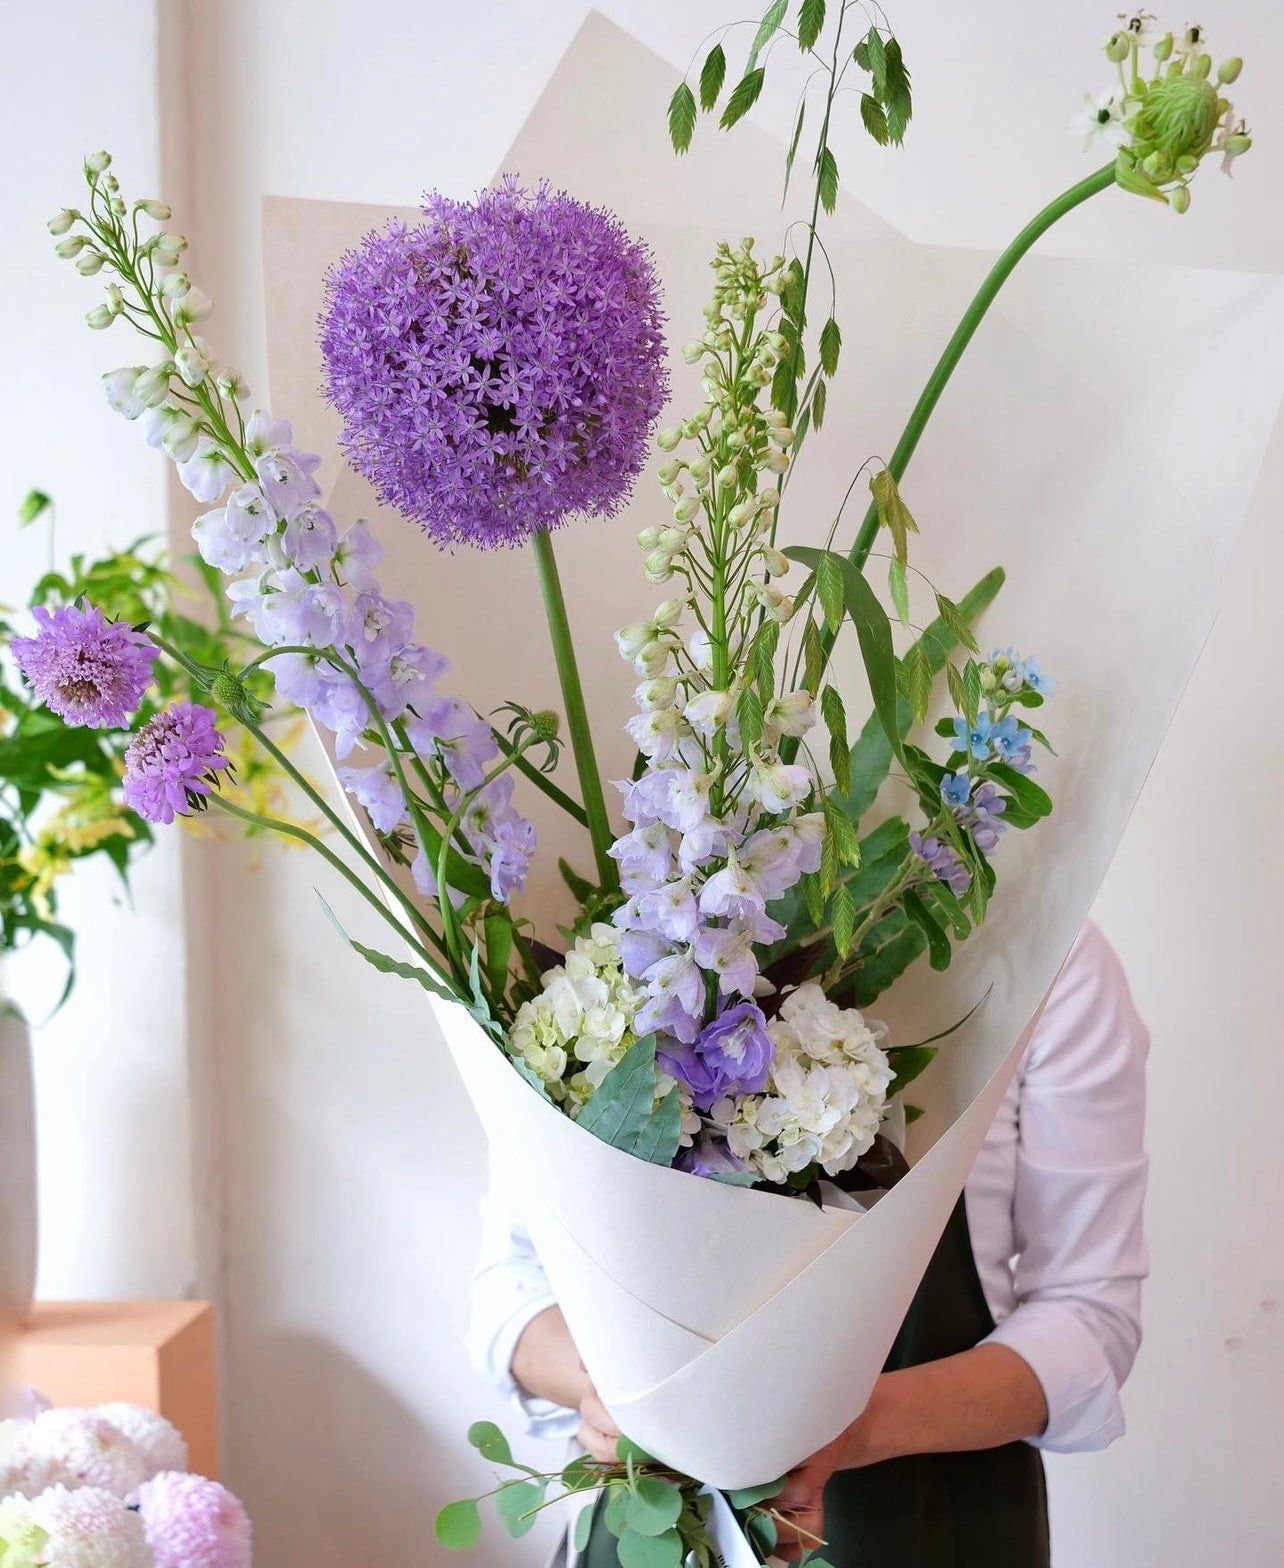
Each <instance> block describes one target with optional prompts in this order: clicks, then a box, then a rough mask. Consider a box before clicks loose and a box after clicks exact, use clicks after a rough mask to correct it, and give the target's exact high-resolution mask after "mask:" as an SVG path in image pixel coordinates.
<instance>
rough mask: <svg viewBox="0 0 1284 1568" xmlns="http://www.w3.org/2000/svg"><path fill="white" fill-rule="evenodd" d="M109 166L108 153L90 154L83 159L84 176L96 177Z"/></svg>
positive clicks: (109, 155)
mask: <svg viewBox="0 0 1284 1568" xmlns="http://www.w3.org/2000/svg"><path fill="white" fill-rule="evenodd" d="M110 166H111V154H110V153H109V152H91V153H90V154H89V156H88V157H87V158H86V159H85V173H86V174H91V175H98V174H101V173H102V172H103V170H104V169H106V168H109V167H110Z"/></svg>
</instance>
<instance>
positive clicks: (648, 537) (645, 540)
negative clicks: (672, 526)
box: [638, 527, 660, 550]
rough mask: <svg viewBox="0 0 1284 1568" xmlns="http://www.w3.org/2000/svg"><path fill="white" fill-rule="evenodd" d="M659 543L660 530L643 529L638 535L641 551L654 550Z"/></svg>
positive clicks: (652, 528)
mask: <svg viewBox="0 0 1284 1568" xmlns="http://www.w3.org/2000/svg"><path fill="white" fill-rule="evenodd" d="M659 542H660V530H659V529H658V528H655V527H651V528H643V529H642V530H641V532H640V533H639V534H638V548H639V549H640V550H654V549H655V547H656V545H658V544H659Z"/></svg>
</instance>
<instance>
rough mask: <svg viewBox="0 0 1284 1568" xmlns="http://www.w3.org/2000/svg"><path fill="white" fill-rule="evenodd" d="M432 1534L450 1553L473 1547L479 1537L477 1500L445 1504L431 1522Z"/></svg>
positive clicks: (479, 1522)
mask: <svg viewBox="0 0 1284 1568" xmlns="http://www.w3.org/2000/svg"><path fill="white" fill-rule="evenodd" d="M433 1533H434V1534H435V1535H436V1537H437V1539H438V1540H439V1541H440V1542H441V1544H442V1545H443V1546H445V1547H447V1548H448V1549H449V1550H450V1551H452V1552H461V1551H463V1550H464V1549H465V1548H466V1547H469V1546H473V1545H475V1544H476V1542H477V1540H478V1538H479V1537H480V1536H481V1513H480V1511H479V1510H478V1507H477V1499H476V1498H475V1497H464V1498H461V1499H460V1500H459V1502H457V1503H447V1504H446V1506H445V1507H444V1508H443V1509H442V1510H441V1512H440V1513H439V1514H438V1515H437V1518H436V1519H435V1521H434V1522H433Z"/></svg>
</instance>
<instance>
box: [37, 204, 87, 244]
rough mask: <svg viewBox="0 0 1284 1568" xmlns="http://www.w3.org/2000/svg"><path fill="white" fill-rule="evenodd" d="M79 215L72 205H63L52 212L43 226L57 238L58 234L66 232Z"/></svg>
mask: <svg viewBox="0 0 1284 1568" xmlns="http://www.w3.org/2000/svg"><path fill="white" fill-rule="evenodd" d="M79 216H80V214H79V213H78V212H77V211H76V209H75V208H74V207H63V208H62V209H61V211H59V212H55V213H54V215H53V217H52V218H50V220H49V222H48V223H47V224H46V225H45V227H46V228H47V229H48V230H49V232H50V234H52V235H53V236H54V238H55V239H57V237H58V236H59V235H60V234H66V233H67V231H68V230H69V229H70V228H71V226H72V224H73V223H74V222H75V221H76V219H77V218H78V217H79Z"/></svg>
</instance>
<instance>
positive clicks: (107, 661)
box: [11, 604, 156, 729]
mask: <svg viewBox="0 0 1284 1568" xmlns="http://www.w3.org/2000/svg"><path fill="white" fill-rule="evenodd" d="M32 614H33V615H34V616H35V619H36V635H35V636H34V637H15V638H14V639H13V642H12V644H11V646H12V648H13V655H14V658H15V659H16V660H17V661H18V666H19V668H20V669H21V670H22V673H23V675H24V676H26V678H27V683H28V685H30V686H31V688H32V690H33V691H34V692H35V693H36V695H37V696H38V697H39V698H40V700H41V701H42V702H43V703H44V704H45V705H46V707H48V708H49V710H50V711H51V712H53V713H56V714H57V715H58V717H59V718H60V719H65V720H66V721H67V723H68V724H86V725H88V726H89V727H90V729H122V728H124V727H125V725H127V724H128V722H129V718H130V715H131V714H132V713H134V711H135V710H136V709H137V707H138V705H139V703H140V702H142V700H143V693H144V692H145V691H146V690H147V688H148V686H150V685H151V680H152V665H153V663H154V662H155V660H156V648H155V646H154V645H153V644H152V643H151V641H150V640H149V639H148V638H147V637H145V636H144V635H143V633H142V632H136V631H134V630H133V628H132V627H129V626H126V625H124V624H123V623H122V622H120V621H109V620H108V619H107V617H106V616H105V615H104V614H103V612H102V611H101V610H100V609H98V608H97V606H96V605H92V604H87V605H84V606H83V607H82V606H80V605H74V604H64V605H59V606H58V607H57V608H56V609H53V610H48V609H46V608H45V607H44V606H43V605H40V606H37V608H36V609H35V610H34V611H33V612H32Z"/></svg>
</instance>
